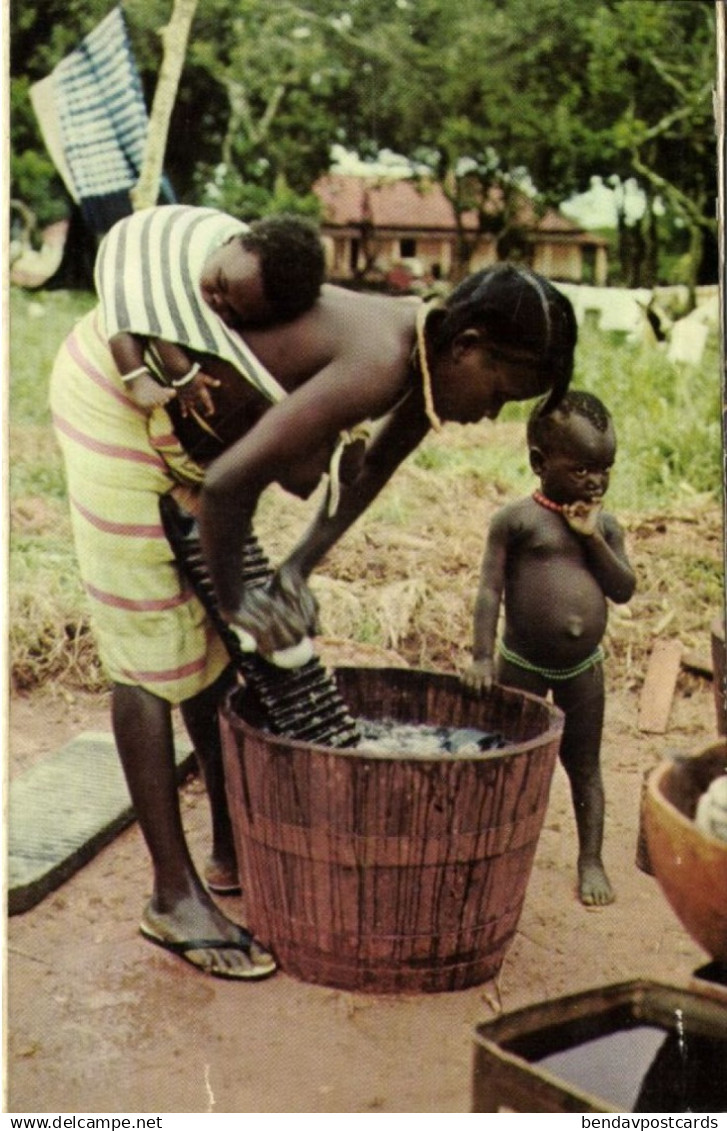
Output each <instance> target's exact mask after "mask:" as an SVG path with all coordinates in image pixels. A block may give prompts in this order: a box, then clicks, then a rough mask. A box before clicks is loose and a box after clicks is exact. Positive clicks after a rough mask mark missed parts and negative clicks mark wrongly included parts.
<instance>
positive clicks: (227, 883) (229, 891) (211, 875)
mask: <svg viewBox="0 0 727 1131" xmlns="http://www.w3.org/2000/svg"><path fill="white" fill-rule="evenodd" d="M223 875H224V871H223V870H222V869H220V868H215V867H212V866H208V868H207V870H206V873H205V878H204V882H205V886H206V887H207V890H208V891H210V892H212V894H213V895H242V888H241V887H240V881H239V879H234V880H233V879H229V878H228V879H227V880H218V879H217V877H218V876H223ZM228 876H229V873H228Z"/></svg>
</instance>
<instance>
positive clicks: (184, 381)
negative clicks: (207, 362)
mask: <svg viewBox="0 0 727 1131" xmlns="http://www.w3.org/2000/svg"><path fill="white" fill-rule="evenodd" d="M201 368H202V366H201V365H200V364H199V362H197V361H195V363H194V365H193V366H192V368H191V369H190V371H189V373H185V374H184V377H178V378H177V380H176V381H172V388H173V389H183V388H184V386H185V385H189V383H190V382H191V381H194V379H195V377H196V376H197V374H198V373H199V371H200V369H201Z"/></svg>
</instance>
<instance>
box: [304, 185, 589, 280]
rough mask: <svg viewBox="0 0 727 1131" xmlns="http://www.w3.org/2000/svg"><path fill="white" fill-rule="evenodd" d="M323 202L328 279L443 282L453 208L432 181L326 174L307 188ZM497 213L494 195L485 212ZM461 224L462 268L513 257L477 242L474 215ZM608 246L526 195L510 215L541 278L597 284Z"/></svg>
mask: <svg viewBox="0 0 727 1131" xmlns="http://www.w3.org/2000/svg"><path fill="white" fill-rule="evenodd" d="M313 191H314V193H315V194H316V196H317V197H318V199H319V200H320V202H321V205H322V223H321V229H322V236H323V239H324V243H325V245H326V253H327V256H328V274H329V277H330V278H331V279H334V280H337V281H340V282H350V281H352V280H358V281H361V280H370V281H378V282H384V283H388V284H389V285H390V286H391V287H392V288H393V289H397V288H398V289H402V290H405V289H407V287H408V286H409V285H411V284H412V282H416V280H417V279H422V280H426V281H427V282H431V281H432V280H437V279H443V280H446V279H449V278H450V277H451V276H452V274H453V270H454V267H455V264H456V248H457V225H456V220H455V213H454V209H453V207H452V205H451V203H450V202H449V200H448V199H447V197H446V196H445V194H444V192H443V190H442V188H441V186H440V185H439V184H437V183H436V182H430V183H422V182H421V181H414V180H408V179H397V180H383V179H373V178H366V177H361V176H357V175H354V174H346V173H328V174H327V175H326V176H324V177H321V178H320V179H319V180H318V181H317V182H316V183H315V185H314V186H313ZM496 209H497V200H496V198H495V197H494V194H493V205H492V209H491V210H492V211H495V210H496ZM462 227H463V230H464V234H465V236H466V238H467V241H468V243H470V244H471V245H474V250H473V252H472V255H471V257H470V260H469V270H470V271H477V270H479V269H480V268H482V267H488V266H491V265H492V264H493V263H497V262H498V261H499V260H501V259H506V258H508V257H514V256H513V251H512V249H510V250H508V248H507V245H504V246H503V243H502V242H500V243H498V237H497V236H495V235H494V234H490V233H483V234H480V236H479V238H477V232H478V223H477V216H476V213H475V212H468V213H465V214H464V215H463V217H462ZM606 248H607V241H606V240H604V239H602V238H600V237H599V236H596V235H594V234H593V233H591V232H587V231H585V230H584V229H583V228H579V227H578V225H577V224H575V223H574V222H573V221H572V220H569V219H568V218H567V217H565V216H563V215H562V214H561V213H560V212H557V211H556V210H555V209H549V210H548V211H547V212H546V213H545V215H544V216H542V217H538V216H537V215H536V213H535V211H534V209H533V207H532V205H531V204H530V202H529V201H528V199H527V198H526V197H523V198H522V206H521V208H520V209H519V212H518V216H517V258H518V259H519V260H520V261H524V262H526V263H527V264H528V265H529V266H530V267H532V268H533V269H534V270H535V271H539V272H540V273H541V274H543V275H546V276H547V277H548V278H551V279H555V280H560V281H562V282H571V283H581V282H582V283H592V284H594V285H597V286H603V285H604V284H605V283H606V279H607V273H608V257H607V251H606Z"/></svg>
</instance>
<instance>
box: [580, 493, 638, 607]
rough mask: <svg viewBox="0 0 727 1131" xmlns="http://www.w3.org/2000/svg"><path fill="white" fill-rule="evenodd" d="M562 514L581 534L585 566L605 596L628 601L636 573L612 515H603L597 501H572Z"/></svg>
mask: <svg viewBox="0 0 727 1131" xmlns="http://www.w3.org/2000/svg"><path fill="white" fill-rule="evenodd" d="M563 516H564V518H565V520H566V522H567V523H568V525H569V526H570V528H571V530H573V531H575V533H576V534H579V535H580V536H581V540H582V542H583V548H584V550H585V554H586V561H587V562H588V568H589V569H590V571H591V573H592V574H593V576H594V577H595V579H596V581H597V582H598V584H599V585H600V586H601V589H602V590H603V592H604V595H605V596H606V597H608V598H609V599H610V600H611V601H615V602H616V603H617V604H624V603H625V602H626V601H629V600H630V599H631V597H632V596H633V592H634V589H635V588H636V576H635V574H634V571H633V569H632V568H631V563H630V562H629V559H628V557H627V555H626V545H625V541H624V536H623V531H622V530H621V527H620V526H619V524H618V522H617V521H616V519H615V518H614V517H613V515H611V514H605V513H604V512H603V511H602V510H601V506H600V504H598V505H596V506H593V505H592V504H588V503H572V504H571V505H570V506H564V507H563Z"/></svg>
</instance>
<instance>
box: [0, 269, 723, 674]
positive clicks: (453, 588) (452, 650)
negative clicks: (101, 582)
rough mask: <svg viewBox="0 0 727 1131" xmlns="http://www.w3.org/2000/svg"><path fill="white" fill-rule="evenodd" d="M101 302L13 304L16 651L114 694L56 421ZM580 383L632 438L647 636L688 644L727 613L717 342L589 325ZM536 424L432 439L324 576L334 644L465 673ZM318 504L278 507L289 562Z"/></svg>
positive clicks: (14, 668)
mask: <svg viewBox="0 0 727 1131" xmlns="http://www.w3.org/2000/svg"><path fill="white" fill-rule="evenodd" d="M92 304H93V296H91V295H89V294H83V293H75V292H74V293H72V292H65V291H58V292H49V293H47V294H36V295H31V294H28V293H25V292H22V291H19V290H16V289H13V290H12V291H11V294H10V328H11V340H10V383H9V423H10V429H9V457H10V468H11V470H10V480H9V494H10V502H11V531H10V575H9V576H10V586H9V594H10V597H9V603H10V654H11V672H12V679H13V685H14V687H15V688H17V689H21V690H22V689H25V688H29V687H32V686H35V685H37V684H40V683H43V682H45V681H48V680H55V681H58V682H61V683H66V684H68V685H75V686H83V687H86V688H91V689H94V688H99V687H102V686H103V676H102V674H101V672H100V670H99V666H98V660H97V657H96V653H95V649H94V646H93V643H92V639H91V637H90V634H89V631H88V623H87V615H86V608H85V602H84V596H83V591H82V588H81V583H80V579H79V576H78V570H77V567H76V563H75V558H74V554H73V549H72V543H71V533H70V522H69V517H68V510H67V500H66V491H65V484H64V479H63V469H62V463H61V458H60V453H59V451H58V448H57V446H56V443H55V439H54V436H53V432H52V428H51V424H50V412H49V408H48V378H49V374H50V370H51V367H52V363H53V358H54V356H55V353H56V351H57V349H58V346H59V345H60V343H61V341H62V340H63V338H64V336H65V335H66V333H67V332H68V330H69V329H70V327H71V326H72V324H73V322H74V321H75V320H76V319H77V318H79V317H81V316H82V315H83V314H84V313H85V312H86V311H87V310H88V309H89V308H90V306H91V305H92ZM574 386H576V387H579V388H585V389H589V390H590V391H592V392H594V393H596V394H597V395H598V396H600V397H601V399H602V400H603V401H604V402H605V403H606V404H607V405H608V406H609V408H610V409H611V411H612V413H613V416H614V420H615V423H616V431H617V435H618V441H619V449H618V455H617V459H616V466H615V470H614V474H613V477H612V482H611V487H610V490H609V495H608V506H609V509H611V510H613V511H615V512H616V513H617V514H619V515H623V517H624V521H625V523H626V524H627V527H628V529H629V531H630V533H631V536H632V537H633V538H634V539H635V540H636V541H637V543H638V545H637V554H636V558H637V559H638V560H637V561H636V565H637V568H638V570H639V591H638V594H637V598H635V599H634V602H633V603H632V609H633V610H634V614H633V615H634V618H636V617H641V618H643V619H642V621H641V624H642V627H643V633H644V635H648V632H649V631H653V630H654V628H659V627H660V625H661V623H662V622H664V623H668V624H670V626H671V628H673V629H674V630H675V631H681V632H684V633H686V634H687V635H688V634H689V633H690V632H692V631H693V630H695V627H696V626H697V624H698V623H700V621H703V620H704V617H705V615H706V612H705V610H708V609H709V608H716V607H719V605H721V594H722V576H723V567H722V554H721V539H720V537H719V534H718V533H717V528H718V526H719V524H720V518H721V515H720V499H721V492H722V479H721V467H722V458H721V425H720V384H719V356H718V346H717V342H716V340H713V339H712V338H711V339H710V341H709V343H708V347H707V350H706V351H705V355H704V358H703V360H702V363H701V364H700V365H699V366H694V367H680V366H675V365H671V364H670V363H669V362H668V361H667V360H666V357H665V354H664V352H663V351H662V350H660V349H655V348H653V347H651V348H649V347H647V346H634V345H628V344H616V343H613V342H612V341H609V340H607V339H606V338H605V337H604V336H603V335H600V334H599V333H598V331H597V330H595V329H592V328H590V327H586V329H585V330H584V331H583V332H582V335H581V339H580V341H579V347H578V354H577V360H576V374H575V378H574ZM528 410H529V406H524V405H509V406H507V407H506V408H505V410H504V411H503V413H502V416H501V418H500V420H499V421H497V422H496V423H493V422H490V421H483V422H482V423H481V424H478V425H472V426H467V427H456V426H453V425H451V426H448V427H446V428H445V429H444V430H443V431H442V433H440V434H438V435H434V434H432V435H431V436H430V437H428V438H427V440H426V441H425V442H424V443H423V444H422V445H421V447H420V448H419V449H418V451H417V452H416V453H414V455H413V456H411V457H410V458H409V460H407V461H406V463H405V465H404V467H402V468H401V469H400V470H399V472H398V474H397V475H396V476H395V477H394V479H393V480H392V482H391V484H389V485H388V486H387V488H386V489H385V491H384V492H382V494H381V496H380V497H379V498H378V499H377V500H376V501H375V503H374V504H373V506H372V507H371V508H370V510H369V512H367V514H366V515H365V516H363V518H362V519H361V520H360V522H359V523H358V524H357V526H356V527H355V528H354V530H352V531H351V532H349V534H348V535H347V537H346V538H345V539H344V540H343V542H342V543H340V544H339V546H337V547H336V548H335V549H334V551H333V552H332V554H331V556H330V558H329V560H328V561H327V562H326V563H325V564H324V567H323V569H322V570H320V571H319V572H318V574H317V576H316V580H315V587H316V591H317V592H318V593H319V597H320V599H321V606H322V610H323V613H324V621H323V623H324V629H325V631H327V632H328V633H332V634H333V635H338V636H343V637H348V638H351V639H356V640H358V641H360V642H363V643H367V644H372V645H383V646H391V647H396V648H398V649H399V650H400V651H401V654H402V655H403V656H405V658H406V659H407V660H408V661H409V662H410V663H416V664H419V665H421V666H425V665H430V666H434V665H443V666H452V663H453V662H454V660H453V657H454V658H455V659H456V656H457V654H458V653H459V652H460V651H463V650H465V649H466V647H467V643H468V637H469V618H470V608H471V599H472V596H473V592H474V586H475V585H476V577H477V571H478V569H479V562H480V557H481V552H482V546H483V543H484V535H485V530H486V525H487V520H488V517H489V515H490V514H491V513H492V511H493V510H494V508H495V507H496V506H498V505H500V503H501V502H502V501H504V500H505V499H506V498H509V497H514V496H517V495H520V494H524V493H526V492H528V491H530V490H531V489H532V487H533V476H532V472H531V471H530V468H529V464H528V458H527V451H526V449H525V445H524V420H525V418H526V416H527V412H528ZM312 505H315V504H314V503H313V501H311V502H309V503H308V504H302V503H300V502H299V501H297V500H293V499H290V498H289V497H287V496H284V495H283V494H282V492H278V491H277V490H273V491H271V492H268V493H267V494H266V496H265V497H264V499H263V503H262V506H261V509H260V514H259V522H258V524H257V528H258V533H259V535H260V537H261V541H262V542H263V545H264V546H265V547H266V549H267V550H268V552H269V554H270V556H271V558H272V559H273V560H277V559H278V558H279V556H280V555H282V554H283V553H284V552H285V550H286V548H288V547H289V546H290V545H291V543H292V541H293V540H294V539H295V537H296V536H297V533H298V531H299V530H300V529H302V527H303V525H304V524H305V523H306V522H307V521H308V519H309V517H310V515H311V513H312ZM664 515H666V516H667V521H666V527H667V530H666V533H664V532H663V531H662V529H661V525H660V524H662V525H663V522H662V520H663V516H664ZM669 528H670V529H671V531H672V534H673V535H674V536H673V537H670V533H669ZM697 535H698V536H697ZM677 607H678V609H679V611H678V614H676V613H675V612H674V610H675V609H676V608H677ZM615 623H616V624H617V626H618V631H619V632H621V633H622V636H623V639H624V640H628V641H632V640H633V639H635V638H636V636H638V634H639V632H638V630H637V629H636V628H635V627H634V623H633V621H632V622H631V623H629V621H628V618H626V619H618V620H617V621H615ZM660 631H661V629H660ZM624 648H626V645H624ZM628 648H629V656H631V652H632V645H631V643H629V644H628Z"/></svg>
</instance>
